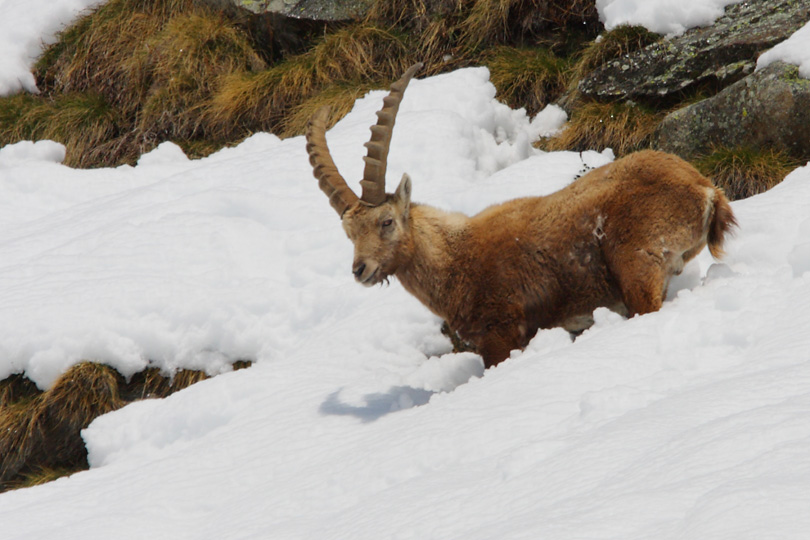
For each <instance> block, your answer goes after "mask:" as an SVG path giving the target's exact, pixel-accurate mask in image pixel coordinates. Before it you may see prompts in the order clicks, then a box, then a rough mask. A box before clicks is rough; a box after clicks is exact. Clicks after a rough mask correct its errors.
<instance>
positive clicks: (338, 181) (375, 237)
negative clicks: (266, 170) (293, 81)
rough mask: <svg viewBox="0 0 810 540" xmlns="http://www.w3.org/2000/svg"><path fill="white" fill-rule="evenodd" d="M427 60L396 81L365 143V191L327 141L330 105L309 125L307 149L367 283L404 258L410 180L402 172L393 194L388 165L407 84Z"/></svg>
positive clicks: (361, 278) (362, 280) (389, 271)
mask: <svg viewBox="0 0 810 540" xmlns="http://www.w3.org/2000/svg"><path fill="white" fill-rule="evenodd" d="M421 67H422V64H421V63H419V64H415V65H413V66H411V67H410V68H409V69H408V71H406V72H405V74H404V75H403V76H402V78H400V79H399V80H398V81H396V82H395V83H394V84H392V85H391V92H390V93H389V94H388V96H386V97H385V99H384V100H383V108H382V109H380V110H379V111H378V112H377V123H376V124H375V125H373V126H371V139H370V140H369V141H368V142H367V143H366V144H365V146H366V148H367V149H368V155H366V157H364V158H363V159H364V160H365V162H366V166H365V169H364V170H363V179H362V180H361V181H360V185H361V186H362V189H363V192H362V195H361V196H360V197H359V198H358V197H357V195H356V194H355V193H354V192H353V191H352V190H351V188H350V187H349V186H348V185H347V184H346V181H345V180H344V179H343V177H342V176H341V175H340V173H339V172H338V170H337V166H335V162H334V161H333V160H332V156H331V155H330V154H329V148H328V146H327V145H326V119H327V116H328V114H329V109H328V107H324V108H322V109H321V110H319V111H318V112H317V113H315V115H314V116H313V117H312V119H311V120H310V122H309V126H308V128H307V134H306V138H307V153H308V154H309V161H310V163H311V164H312V167H313V174H314V175H315V178H317V179H318V184H319V185H320V187H321V190H322V191H323V192H324V193H325V194H326V196H327V197H329V202H330V204H331V205H332V208H334V209H335V210H336V211H337V213H338V215H339V216H340V217H341V220H342V221H343V229H344V230H345V231H346V235H347V236H348V237H349V239H350V240H351V241H352V243H353V244H354V264H353V266H352V273H353V274H354V277H355V279H356V280H357V281H358V282H360V283H362V284H363V285H366V286H371V285H375V284H377V283H380V282H381V281H383V280H385V279H386V278H387V277H388V276H390V275H392V274H393V273H394V272H395V271H396V270H397V267H398V266H399V264H400V262H401V260H400V259H401V256H402V254H401V249H400V245H401V243H402V240H403V238H404V236H405V233H406V230H407V228H406V227H407V225H408V213H409V210H410V202H411V180H410V178H408V175H407V174H406V175H403V176H402V181H401V182H400V183H399V187H397V189H396V191H395V192H394V193H393V194H387V193H386V192H385V171H386V167H387V162H388V150H389V147H390V145H391V133H392V131H393V128H394V121H395V120H396V115H397V111H398V110H399V104H400V102H401V101H402V96H403V94H404V92H405V88H406V87H407V86H408V83H409V82H410V80H411V78H412V77H413V75H414V73H416V72H417V71H418V70H419V69H420V68H421Z"/></svg>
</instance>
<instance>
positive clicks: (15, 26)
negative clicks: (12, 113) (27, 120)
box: [0, 0, 104, 97]
mask: <svg viewBox="0 0 810 540" xmlns="http://www.w3.org/2000/svg"><path fill="white" fill-rule="evenodd" d="M103 1H104V0H0V97H2V96H8V95H11V94H16V93H17V92H20V91H21V90H25V91H26V92H31V93H33V94H36V93H38V92H39V90H38V89H37V84H36V81H35V80H34V76H33V74H32V73H31V67H32V66H33V65H34V62H35V61H36V59H37V58H38V57H39V55H40V54H41V53H42V49H43V47H44V45H48V44H50V43H53V42H54V41H56V34H57V32H59V31H60V30H62V29H63V28H64V27H65V26H67V25H68V24H69V23H70V22H71V21H73V20H74V19H75V18H76V17H77V16H78V15H79V14H80V13H81V12H83V11H84V10H87V9H90V8H92V7H95V6H97V5H98V4H101V3H103Z"/></svg>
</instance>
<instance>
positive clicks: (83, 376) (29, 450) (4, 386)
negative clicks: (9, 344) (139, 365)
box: [0, 361, 250, 492]
mask: <svg viewBox="0 0 810 540" xmlns="http://www.w3.org/2000/svg"><path fill="white" fill-rule="evenodd" d="M248 365H250V363H249V362H244V361H243V362H237V363H235V364H234V369H240V368H243V367H247V366H248ZM206 378H207V375H206V374H205V373H203V372H199V371H190V370H182V371H179V372H178V373H176V374H174V376H172V377H167V376H166V375H165V374H162V373H160V371H159V370H157V369H146V370H144V371H142V372H140V373H137V374H135V375H134V376H133V377H131V379H130V380H129V381H126V380H124V378H123V377H121V376H120V375H119V374H118V373H117V372H116V371H115V370H114V369H112V368H111V367H109V366H106V365H103V364H97V363H93V362H82V363H79V364H76V365H74V366H73V367H72V368H70V369H69V370H68V371H67V372H65V373H64V374H63V375H62V376H61V377H60V378H59V379H58V380H57V381H56V383H54V385H53V386H52V387H51V388H49V389H48V390H47V391H45V392H43V391H40V390H39V389H37V388H36V386H35V385H34V384H33V383H32V382H31V381H30V380H28V379H26V378H25V377H23V376H21V375H12V376H11V377H9V378H7V379H5V380H4V381H0V492H1V491H4V490H7V489H13V488H17V487H25V486H30V485H35V484H38V483H42V482H45V481H50V480H52V479H55V478H56V477H59V476H64V475H66V474H70V473H73V472H76V471H79V470H83V469H86V468H87V454H86V450H85V447H84V442H83V441H82V438H81V430H82V429H84V428H85V427H87V426H88V425H89V424H90V422H92V421H93V419H94V418H96V417H97V416H99V415H102V414H104V413H107V412H110V411H113V410H116V409H119V408H121V407H123V406H124V405H125V404H127V403H130V402H132V401H135V400H140V399H148V398H155V397H165V396H168V395H169V394H171V393H173V392H176V391H178V390H181V389H183V388H186V387H188V386H190V385H192V384H194V383H196V382H199V381H201V380H204V379H206Z"/></svg>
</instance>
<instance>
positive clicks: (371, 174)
mask: <svg viewBox="0 0 810 540" xmlns="http://www.w3.org/2000/svg"><path fill="white" fill-rule="evenodd" d="M421 68H422V63H421V62H419V63H418V64H414V65H412V66H411V67H409V68H408V71H406V72H405V74H404V75H402V77H401V78H400V79H399V80H398V81H396V82H395V83H393V84H392V85H391V91H390V92H389V93H388V95H387V96H386V97H385V99H383V108H382V109H380V110H379V111H377V123H376V124H375V125H373V126H371V140H369V141H368V142H367V143H366V144H365V147H366V148H368V155H366V156H365V157H364V158H363V160H364V161H365V162H366V166H365V168H364V169H363V179H362V180H360V185H361V186H362V188H363V193H362V195H361V196H360V200H362V201H363V202H365V203H367V204H369V205H371V206H378V205H380V204H382V203H383V202H385V170H386V168H387V166H388V149H389V147H390V146H391V134H392V132H393V129H394V121H395V120H396V117H397V111H398V110H399V104H400V103H401V102H402V97H403V94H404V93H405V89H406V88H407V87H408V83H409V82H411V78H412V77H413V75H414V73H416V72H417V71H419V70H420V69H421Z"/></svg>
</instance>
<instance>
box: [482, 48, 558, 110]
mask: <svg viewBox="0 0 810 540" xmlns="http://www.w3.org/2000/svg"><path fill="white" fill-rule="evenodd" d="M486 64H487V66H488V67H489V71H490V80H491V81H492V84H494V85H495V88H497V89H498V95H497V97H498V99H500V100H501V101H503V102H504V103H506V104H507V105H509V106H510V107H513V108H520V107H524V108H525V109H526V111H527V112H528V113H529V114H530V115H534V114H536V113H537V112H538V111H540V110H541V109H542V108H543V107H545V106H546V105H548V104H549V103H551V102H553V101H554V100H556V99H557V98H558V97H559V96H560V95H561V94H562V92H563V91H564V90H565V86H566V83H567V68H568V63H567V62H566V61H565V60H564V59H562V58H559V57H557V56H556V55H555V54H554V53H553V52H552V51H551V50H549V49H548V48H545V47H537V48H527V49H519V48H515V47H496V48H495V49H493V50H491V51H490V52H489V53H488V54H487V55H486Z"/></svg>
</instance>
